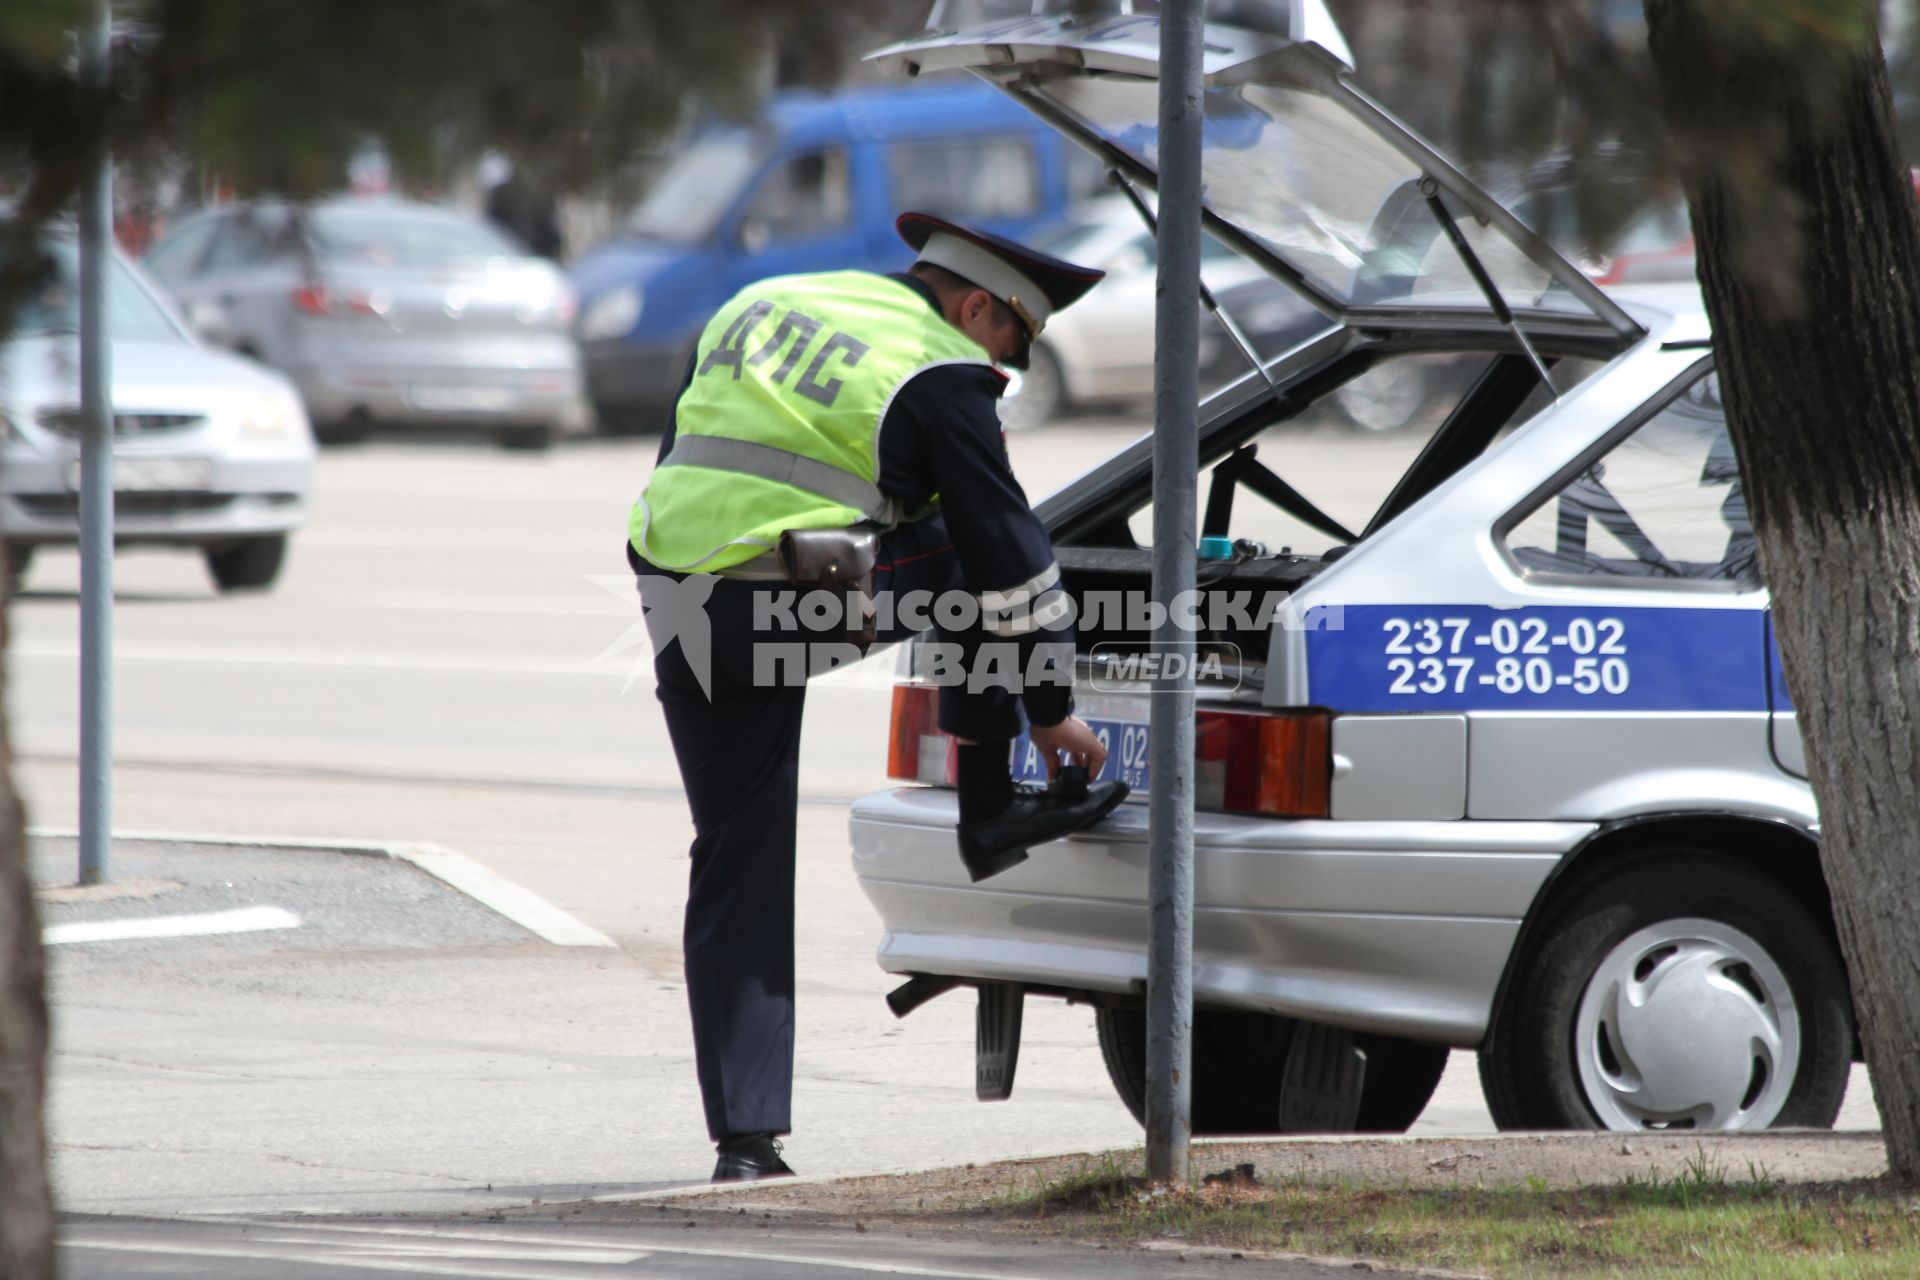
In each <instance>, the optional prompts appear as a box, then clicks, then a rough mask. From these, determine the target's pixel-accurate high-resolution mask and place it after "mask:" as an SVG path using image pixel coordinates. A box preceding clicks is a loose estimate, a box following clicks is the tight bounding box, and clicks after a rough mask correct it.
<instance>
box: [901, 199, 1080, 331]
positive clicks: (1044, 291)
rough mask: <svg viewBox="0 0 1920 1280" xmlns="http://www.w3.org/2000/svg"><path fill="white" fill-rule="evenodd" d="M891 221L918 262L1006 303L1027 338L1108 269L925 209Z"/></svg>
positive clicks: (1075, 300)
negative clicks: (1077, 262) (1066, 258)
mask: <svg viewBox="0 0 1920 1280" xmlns="http://www.w3.org/2000/svg"><path fill="white" fill-rule="evenodd" d="M894 226H895V228H896V229H897V230H898V231H899V232H900V238H901V239H902V240H905V241H906V242H907V245H908V246H909V247H910V248H912V249H913V250H914V251H915V252H917V253H918V254H919V255H920V258H919V260H920V261H921V262H929V263H932V264H933V265H934V266H936V267H944V268H946V269H947V270H948V271H951V272H953V273H954V274H955V275H957V276H960V277H961V278H962V279H965V280H968V281H971V282H972V283H973V284H975V285H978V286H979V287H980V288H982V289H985V290H986V291H987V292H988V293H990V294H992V295H993V296H994V297H996V298H998V299H1000V301H1002V302H1004V303H1006V304H1007V306H1008V307H1009V308H1010V309H1011V310H1012V311H1013V313H1014V314H1015V315H1017V316H1019V317H1020V322H1021V323H1022V324H1023V325H1025V326H1026V330H1027V340H1028V341H1029V342H1031V341H1032V340H1033V339H1034V338H1036V337H1038V336H1039V335H1040V331H1041V330H1042V329H1044V328H1046V327H1047V320H1048V319H1049V318H1050V317H1051V316H1052V315H1053V313H1054V312H1056V311H1059V310H1061V309H1062V308H1064V307H1069V306H1071V305H1073V304H1074V303H1075V302H1077V301H1079V299H1080V297H1081V295H1083V294H1085V293H1086V291H1087V290H1089V289H1091V288H1093V286H1094V285H1096V284H1099V283H1100V281H1101V280H1103V279H1105V278H1106V274H1107V273H1106V272H1104V271H1099V270H1096V269H1095V268H1093V267H1082V266H1077V265H1075V264H1074V263H1071V262H1066V261H1064V260H1062V259H1060V258H1055V257H1052V256H1051V255H1049V254H1044V253H1040V252H1038V251H1037V250H1034V249H1029V248H1027V247H1026V246H1025V245H1023V244H1018V243H1016V242H1015V241H1012V240H1009V239H1007V238H1006V237H1005V236H997V235H994V234H993V233H992V232H991V231H979V230H976V229H974V228H972V227H963V226H961V225H959V224H958V223H955V222H948V221H947V220H946V219H945V218H936V217H934V216H933V215H932V214H930V213H903V214H901V215H900V217H899V220H898V221H896V222H895V223H894Z"/></svg>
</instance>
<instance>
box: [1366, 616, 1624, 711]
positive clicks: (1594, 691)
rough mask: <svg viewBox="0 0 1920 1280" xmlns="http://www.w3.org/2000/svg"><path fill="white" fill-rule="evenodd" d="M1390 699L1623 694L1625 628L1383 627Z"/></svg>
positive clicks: (1440, 623) (1587, 624) (1589, 622)
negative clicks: (1472, 693) (1488, 693)
mask: <svg viewBox="0 0 1920 1280" xmlns="http://www.w3.org/2000/svg"><path fill="white" fill-rule="evenodd" d="M1380 625H1381V631H1382V633H1383V634H1384V636H1385V638H1386V645H1385V649H1384V652H1385V655H1386V659H1387V673H1388V675H1389V676H1390V677H1391V683H1390V684H1389V685H1388V686H1387V692H1388V693H1391V694H1422V693H1426V694H1434V693H1446V692H1449V691H1451V692H1453V693H1465V692H1467V691H1468V690H1470V689H1474V688H1484V689H1490V690H1492V691H1494V692H1496V693H1505V694H1519V693H1534V694H1541V693H1550V692H1552V691H1554V690H1555V689H1568V690H1571V691H1572V692H1574V693H1576V694H1581V695H1593V696H1602V695H1607V694H1613V695H1618V694H1623V693H1625V692H1626V691H1627V689H1628V687H1629V685H1631V683H1632V671H1631V669H1630V668H1629V667H1628V665H1627V625H1626V623H1625V622H1624V621H1622V620H1621V619H1619V618H1610V617H1595V618H1588V617H1574V618H1569V619H1567V620H1566V623H1565V625H1564V626H1561V627H1560V628H1558V629H1555V628H1554V627H1553V626H1551V625H1550V624H1549V623H1548V622H1547V621H1546V620H1545V619H1543V618H1532V617H1528V618H1495V619H1493V620H1492V621H1491V622H1488V623H1484V624H1480V623H1477V622H1476V620H1475V619H1472V618H1450V617H1444V616H1443V617H1429V618H1387V619H1384V620H1383V621H1382V622H1381V624H1380Z"/></svg>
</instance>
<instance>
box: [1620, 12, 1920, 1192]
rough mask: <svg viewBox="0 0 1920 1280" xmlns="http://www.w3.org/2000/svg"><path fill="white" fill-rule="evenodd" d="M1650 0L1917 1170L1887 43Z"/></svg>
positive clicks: (1918, 888)
mask: <svg viewBox="0 0 1920 1280" xmlns="http://www.w3.org/2000/svg"><path fill="white" fill-rule="evenodd" d="M1646 11H1647V23H1648V34H1649V38H1650V42H1651V45H1652V49H1653V56H1654V62H1655V66H1656V69H1657V72H1658V75H1659V79H1660V84H1661V90H1662V95H1663V98H1664V100H1665V105H1666V108H1667V112H1668V119H1669V122H1670V126H1671V128H1672V130H1673V133H1674V136H1675V139H1676V140H1677V141H1678V143H1679V144H1680V146H1681V147H1682V149H1683V153H1685V154H1688V155H1690V158H1691V164H1690V166H1689V174H1690V176H1689V180H1688V195H1689V199H1690V203H1691V205H1692V209H1693V226H1694V235H1695V238H1696V241H1697V245H1698V254H1699V259H1698V260H1699V274H1700V281H1701V286H1702V289H1703V290H1704V293H1705V296H1706V304H1707V312H1708V315H1709V316H1710V317H1711V319H1712V322H1713V330H1714V349H1715V352H1716V358H1717V362H1718V366H1719V370H1720V387H1721V395H1722V398H1723V400H1724V401H1725V405H1726V410H1727V422H1728V427H1729V429H1730V431H1731V433H1732V436H1733V440H1734V444H1735V447H1736V449H1737V450H1738V453H1739V456H1740V471H1741V477H1742V481H1743V483H1744V484H1745V486H1746V492H1747V495H1748V502H1749V504H1750V506H1751V508H1752V511H1753V519H1754V527H1755V532H1756V534H1757V537H1758V541H1759V549H1760V560H1761V565H1762V568H1763V570H1764V572H1765V575H1766V581H1767V585H1768V587H1769V589H1770V590H1771V591H1772V594H1773V621H1774V629H1775V634H1776V636H1777V639H1778V643H1779V646H1780V652H1781V658H1782V661H1783V663H1784V665H1785V667H1786V674H1787V683H1788V686H1789V688H1790V689H1791V691H1792V695H1793V701H1794V705H1795V706H1796V708H1797V709H1798V712H1799V719H1800V728H1801V732H1802V734H1803V735H1804V737H1805V740H1806V746H1807V758H1808V764H1809V773H1810V776H1811V779H1812V782H1813V789H1814V794H1815V796H1816V797H1817V798H1818V800H1819V804H1820V822H1821V860H1822V863H1823V866H1824V868H1825V871H1826V878H1827V884H1828V887H1829V888H1830V890H1831V892H1832V896H1833V904H1834V913H1835V917H1836V922H1837V924H1838V928H1839V934H1840V944H1841V950H1842V953H1843V954H1844V956H1845V958H1846V961H1847V967H1848V970H1849V972H1850V975H1851V980H1852V984H1853V995H1854V1006H1855V1009H1856V1012H1857V1013H1858V1016H1859V1019H1860V1026H1861V1033H1862V1037H1863V1040H1864V1044H1865V1048H1866V1057H1867V1064H1868V1066H1869V1067H1870V1068H1871V1070H1872V1072H1873V1082H1874V1088H1875V1093H1876V1095H1877V1097H1878V1100H1879V1104H1880V1114H1881V1119H1882V1122H1883V1124H1884V1127H1885V1136H1886V1143H1887V1154H1888V1160H1889V1163H1890V1165H1891V1167H1892V1170H1893V1172H1894V1174H1895V1175H1896V1176H1897V1177H1899V1178H1900V1179H1902V1180H1904V1181H1905V1182H1907V1183H1909V1184H1912V1183H1916V1182H1920V217H1917V216H1916V212H1915V205H1914V195H1913V189H1912V186H1911V183H1910V180H1909V178H1908V173H1907V166H1906V163H1905V161H1904V160H1902V158H1901V156H1900V154H1899V146H1898V142H1897V133H1896V126H1895V123H1894V117H1893V110H1892V104H1891V101H1890V97H1889V93H1888V89H1887V75H1886V67H1885V64H1884V62H1883V60H1882V58H1881V54H1880V48H1879V41H1878V37H1877V33H1876V31H1875V29H1874V20H1873V14H1872V10H1871V7H1870V6H1869V5H1868V4H1866V3H1859V4H1857V5H1856V4H1855V3H1854V0H1820V2H1818V3H1815V2H1814V0H1799V2H1798V3H1795V2H1792V0H1781V2H1776V3H1773V4H1771V5H1764V4H1748V5H1746V6H1744V7H1737V6H1730V5H1724V4H1716V3H1713V0H1647V5H1646ZM1816 19H1817V20H1816Z"/></svg>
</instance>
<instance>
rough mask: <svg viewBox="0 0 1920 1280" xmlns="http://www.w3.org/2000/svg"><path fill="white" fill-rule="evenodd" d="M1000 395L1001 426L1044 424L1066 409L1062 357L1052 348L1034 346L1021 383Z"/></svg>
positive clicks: (1026, 427) (1010, 428) (1011, 428)
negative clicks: (1011, 392) (1007, 392)
mask: <svg viewBox="0 0 1920 1280" xmlns="http://www.w3.org/2000/svg"><path fill="white" fill-rule="evenodd" d="M1012 390H1013V394H1011V395H1006V396H1002V397H1001V398H1000V425H1001V426H1002V427H1004V428H1006V429H1007V430H1008V431H1026V430H1029V429H1030V428H1033V427H1041V426H1045V425H1046V424H1047V423H1049V422H1051V421H1052V420H1053V419H1055V418H1057V417H1059V416H1060V415H1061V414H1062V413H1064V412H1066V410H1067V384H1066V379H1065V377H1064V376H1063V375H1062V373H1061V370H1060V359H1059V357H1058V356H1056V355H1054V354H1053V351H1052V349H1051V348H1049V347H1035V348H1034V349H1033V354H1032V355H1031V357H1030V358H1029V359H1028V361H1027V367H1026V369H1024V370H1022V371H1021V374H1020V385H1019V386H1018V387H1017V388H1013V389H1012Z"/></svg>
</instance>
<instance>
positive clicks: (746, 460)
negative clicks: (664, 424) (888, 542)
mask: <svg viewBox="0 0 1920 1280" xmlns="http://www.w3.org/2000/svg"><path fill="white" fill-rule="evenodd" d="M660 465H661V466H663V467H672V466H688V467H712V468H713V469H715V470H716V471H738V472H740V473H741V474H743V475H749V476H759V477H760V478H761V479H763V480H774V481H777V482H779V483H780V484H790V485H792V486H793V487H794V488H796V489H805V490H806V491H807V492H808V493H813V494H818V495H819V496H820V497H822V498H826V499H828V500H829V501H832V502H837V503H839V504H840V505H841V506H843V507H852V508H853V509H854V510H855V511H858V512H859V513H860V514H861V515H863V516H866V517H867V518H868V519H871V520H879V519H884V518H888V517H890V516H891V514H892V511H893V503H892V501H891V500H889V499H887V498H885V497H882V496H881V493H880V489H879V486H877V485H874V484H870V483H868V482H867V481H865V480H862V479H861V478H860V477H859V476H857V475H855V474H853V472H851V471H842V470H841V469H840V468H839V467H836V466H833V465H831V464H830V463H825V462H821V461H820V460H819V459H817V458H809V457H807V456H806V455H805V454H799V453H791V452H789V451H787V450H785V449H776V448H775V447H774V446H772V445H770V444H757V443H755V442H754V441H752V440H731V439H728V438H726V437H724V436H681V437H680V438H679V439H678V440H675V441H674V442H673V452H671V453H669V454H668V455H667V456H666V459H665V461H663V462H661V464H660Z"/></svg>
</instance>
